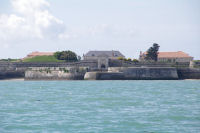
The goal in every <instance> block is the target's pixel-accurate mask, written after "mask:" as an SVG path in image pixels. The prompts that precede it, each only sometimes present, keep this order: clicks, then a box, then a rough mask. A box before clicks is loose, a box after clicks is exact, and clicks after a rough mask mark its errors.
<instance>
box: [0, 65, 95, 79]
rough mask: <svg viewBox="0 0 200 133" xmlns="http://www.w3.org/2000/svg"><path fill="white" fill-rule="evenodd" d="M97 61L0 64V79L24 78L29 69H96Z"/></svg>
mask: <svg viewBox="0 0 200 133" xmlns="http://www.w3.org/2000/svg"><path fill="white" fill-rule="evenodd" d="M97 66H98V63H97V61H79V62H29V63H26V62H0V79H9V78H24V76H25V71H26V70H27V68H29V67H89V68H91V69H93V68H97Z"/></svg>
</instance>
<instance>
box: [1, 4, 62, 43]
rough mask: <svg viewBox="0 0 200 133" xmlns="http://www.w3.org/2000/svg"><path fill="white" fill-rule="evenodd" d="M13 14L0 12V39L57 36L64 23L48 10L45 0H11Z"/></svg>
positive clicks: (11, 39) (13, 39)
mask: <svg viewBox="0 0 200 133" xmlns="http://www.w3.org/2000/svg"><path fill="white" fill-rule="evenodd" d="M11 4H12V7H13V8H14V13H13V14H0V40H1V41H5V42H6V41H17V40H28V39H44V38H52V37H58V35H59V34H60V33H62V32H63V31H64V24H63V22H62V21H61V20H59V19H58V18H56V17H54V16H53V15H52V14H51V13H49V11H48V7H49V6H50V4H49V3H48V2H47V1H46V0H11Z"/></svg>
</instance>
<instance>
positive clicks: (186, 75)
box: [177, 68, 200, 79]
mask: <svg viewBox="0 0 200 133" xmlns="http://www.w3.org/2000/svg"><path fill="white" fill-rule="evenodd" d="M177 72H178V76H179V78H180V79H200V68H178V69H177Z"/></svg>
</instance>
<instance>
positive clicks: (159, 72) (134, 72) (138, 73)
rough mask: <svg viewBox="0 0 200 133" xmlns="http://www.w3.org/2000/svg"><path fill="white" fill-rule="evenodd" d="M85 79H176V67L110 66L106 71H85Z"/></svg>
mask: <svg viewBox="0 0 200 133" xmlns="http://www.w3.org/2000/svg"><path fill="white" fill-rule="evenodd" d="M85 79H90V80H107V79H112V80H121V79H123V80H174V79H178V75H177V70H176V68H171V67H169V68H158V67H154V68H150V67H148V68H138V67H110V68H108V72H87V73H86V74H85Z"/></svg>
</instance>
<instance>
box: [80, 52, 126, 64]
mask: <svg viewBox="0 0 200 133" xmlns="http://www.w3.org/2000/svg"><path fill="white" fill-rule="evenodd" d="M119 57H123V58H124V57H125V56H124V55H123V54H122V53H120V52H119V51H113V50H112V51H89V52H88V53H86V54H85V55H83V59H84V60H97V61H98V68H108V64H109V59H118V58H119Z"/></svg>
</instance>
